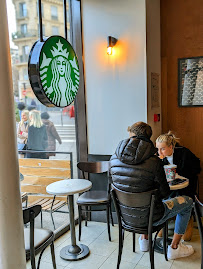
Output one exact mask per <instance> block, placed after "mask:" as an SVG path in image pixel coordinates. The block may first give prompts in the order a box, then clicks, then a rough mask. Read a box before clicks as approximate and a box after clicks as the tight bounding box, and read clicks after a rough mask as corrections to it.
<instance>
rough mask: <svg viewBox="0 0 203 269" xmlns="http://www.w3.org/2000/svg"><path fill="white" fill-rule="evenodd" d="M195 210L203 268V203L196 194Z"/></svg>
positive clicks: (202, 268) (202, 266)
mask: <svg viewBox="0 0 203 269" xmlns="http://www.w3.org/2000/svg"><path fill="white" fill-rule="evenodd" d="M194 211H195V216H196V221H197V225H198V229H199V234H200V241H201V269H203V226H202V220H201V217H203V204H202V203H201V202H200V201H199V199H198V198H197V196H196V195H195V202H194Z"/></svg>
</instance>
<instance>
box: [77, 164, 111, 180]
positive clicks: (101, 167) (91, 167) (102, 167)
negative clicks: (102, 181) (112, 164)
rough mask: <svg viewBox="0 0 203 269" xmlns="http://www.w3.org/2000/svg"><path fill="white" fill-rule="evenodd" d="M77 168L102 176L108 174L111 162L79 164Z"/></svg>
mask: <svg viewBox="0 0 203 269" xmlns="http://www.w3.org/2000/svg"><path fill="white" fill-rule="evenodd" d="M77 167H78V168H79V169H80V170H81V171H82V172H83V177H84V178H85V176H84V172H87V173H93V174H100V173H105V172H108V170H109V161H101V162H79V163H78V164H77Z"/></svg>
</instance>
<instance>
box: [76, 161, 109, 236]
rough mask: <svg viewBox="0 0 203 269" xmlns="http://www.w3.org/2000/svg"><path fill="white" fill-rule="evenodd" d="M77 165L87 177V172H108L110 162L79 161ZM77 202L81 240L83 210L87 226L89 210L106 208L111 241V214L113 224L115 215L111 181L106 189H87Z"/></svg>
mask: <svg viewBox="0 0 203 269" xmlns="http://www.w3.org/2000/svg"><path fill="white" fill-rule="evenodd" d="M77 167H78V168H79V169H80V170H81V171H82V175H83V178H84V179H85V172H87V173H88V174H89V173H91V174H100V173H105V172H108V170H109V162H108V161H102V162H79V163H78V164H77ZM107 174H108V173H107ZM93 186H94V185H93ZM77 204H78V212H79V240H80V238H81V220H82V211H84V212H85V213H86V221H85V225H86V226H87V213H88V212H92V211H102V210H106V218H107V228H108V236H109V241H111V234H110V221H109V214H110V215H111V221H112V225H113V217H112V211H111V196H110V184H109V182H108V183H107V190H106V191H101V190H90V191H87V192H85V193H83V194H82V195H80V196H79V198H78V200H77ZM92 206H99V207H100V208H98V209H97V208H96V209H93V208H92ZM82 207H84V208H82ZM101 207H102V208H101ZM104 207H105V208H104Z"/></svg>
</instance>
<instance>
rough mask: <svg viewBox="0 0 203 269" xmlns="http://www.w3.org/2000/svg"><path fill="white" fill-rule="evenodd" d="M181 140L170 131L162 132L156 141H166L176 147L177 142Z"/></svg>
mask: <svg viewBox="0 0 203 269" xmlns="http://www.w3.org/2000/svg"><path fill="white" fill-rule="evenodd" d="M179 140H180V138H177V137H176V136H175V135H174V134H173V133H172V132H171V131H169V132H168V133H166V134H162V135H160V136H159V137H157V139H156V143H157V142H158V143H166V145H167V146H168V147H170V146H171V145H172V147H173V148H174V147H175V145H176V143H177V142H178V141H179Z"/></svg>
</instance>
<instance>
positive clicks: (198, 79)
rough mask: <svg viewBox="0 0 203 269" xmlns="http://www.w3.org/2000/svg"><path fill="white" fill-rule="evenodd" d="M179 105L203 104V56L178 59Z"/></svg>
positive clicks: (192, 105)
mask: <svg viewBox="0 0 203 269" xmlns="http://www.w3.org/2000/svg"><path fill="white" fill-rule="evenodd" d="M178 105H179V106H180V107H194V106H195V107H201V106H203V56H199V57H191V58H179V59H178Z"/></svg>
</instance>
